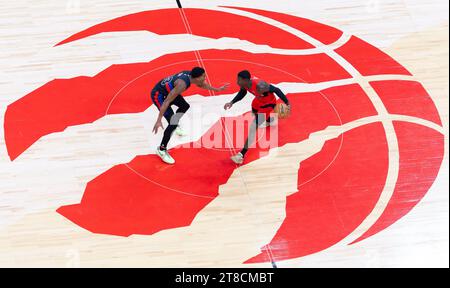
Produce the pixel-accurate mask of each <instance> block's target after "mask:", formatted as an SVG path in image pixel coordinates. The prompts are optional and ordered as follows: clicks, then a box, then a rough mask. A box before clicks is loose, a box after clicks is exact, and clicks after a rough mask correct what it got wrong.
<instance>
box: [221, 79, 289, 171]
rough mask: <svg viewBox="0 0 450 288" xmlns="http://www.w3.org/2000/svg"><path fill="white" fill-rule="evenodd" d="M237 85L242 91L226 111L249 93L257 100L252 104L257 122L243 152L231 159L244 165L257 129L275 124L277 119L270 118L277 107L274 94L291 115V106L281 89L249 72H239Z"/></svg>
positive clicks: (253, 125) (251, 129)
mask: <svg viewBox="0 0 450 288" xmlns="http://www.w3.org/2000/svg"><path fill="white" fill-rule="evenodd" d="M237 84H238V85H239V86H240V87H241V90H240V91H239V93H238V94H237V95H236V97H234V99H233V100H232V101H231V102H229V103H226V104H225V106H224V109H225V110H228V109H230V108H231V107H232V106H233V104H234V103H236V102H239V101H241V100H242V99H243V98H244V97H245V95H247V92H250V93H252V94H253V95H255V99H253V102H252V112H253V114H254V115H255V120H254V121H253V122H252V124H251V126H250V131H249V135H248V138H247V140H246V141H245V145H244V148H243V149H242V150H241V152H239V153H238V154H236V155H234V156H232V157H231V160H233V162H234V163H236V164H242V163H244V157H245V154H246V153H247V151H248V147H249V145H250V144H251V143H252V142H253V141H254V138H255V135H256V129H257V128H258V127H259V126H261V125H264V126H266V127H267V126H271V125H274V124H275V119H274V118H273V117H270V114H271V113H272V112H273V110H274V108H275V106H276V98H275V95H274V94H276V95H277V96H278V97H279V98H280V99H281V100H282V101H283V102H284V103H285V104H286V105H288V109H289V113H290V105H289V100H288V99H287V97H286V95H284V93H283V92H282V91H281V90H280V89H279V88H277V87H275V86H273V85H270V84H268V83H267V82H265V81H263V80H260V79H258V78H256V77H252V76H251V74H250V72H249V71H247V70H244V71H241V72H239V74H238V80H237Z"/></svg>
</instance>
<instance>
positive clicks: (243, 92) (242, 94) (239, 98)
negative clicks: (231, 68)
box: [223, 88, 247, 110]
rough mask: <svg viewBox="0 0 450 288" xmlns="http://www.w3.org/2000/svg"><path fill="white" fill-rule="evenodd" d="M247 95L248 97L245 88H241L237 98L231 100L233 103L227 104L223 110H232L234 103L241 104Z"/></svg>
mask: <svg viewBox="0 0 450 288" xmlns="http://www.w3.org/2000/svg"><path fill="white" fill-rule="evenodd" d="M245 95H247V90H245V89H244V88H241V90H239V92H238V94H237V95H236V97H234V99H233V100H231V102H228V103H226V104H225V106H224V107H223V109H225V110H228V109H230V108H231V107H233V105H234V103H236V102H239V101H241V100H242V99H244V97H245Z"/></svg>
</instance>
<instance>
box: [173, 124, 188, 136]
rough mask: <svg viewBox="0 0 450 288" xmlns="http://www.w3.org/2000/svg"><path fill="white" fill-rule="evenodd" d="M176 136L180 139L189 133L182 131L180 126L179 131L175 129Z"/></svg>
mask: <svg viewBox="0 0 450 288" xmlns="http://www.w3.org/2000/svg"><path fill="white" fill-rule="evenodd" d="M175 134H177V135H178V136H180V137H183V136H186V135H188V134H187V132H186V131H184V130H183V129H181V127H180V126H178V127H177V129H175Z"/></svg>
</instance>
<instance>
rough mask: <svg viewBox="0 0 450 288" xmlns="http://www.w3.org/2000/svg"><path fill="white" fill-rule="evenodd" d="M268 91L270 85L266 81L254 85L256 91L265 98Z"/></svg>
mask: <svg viewBox="0 0 450 288" xmlns="http://www.w3.org/2000/svg"><path fill="white" fill-rule="evenodd" d="M269 90H270V84H269V83H267V82H266V81H263V80H261V81H259V82H258V84H256V91H257V92H258V93H259V94H261V95H264V96H267V94H268V93H269Z"/></svg>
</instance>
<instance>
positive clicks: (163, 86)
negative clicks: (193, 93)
mask: <svg viewBox="0 0 450 288" xmlns="http://www.w3.org/2000/svg"><path fill="white" fill-rule="evenodd" d="M190 75H191V71H181V72H179V73H177V74H174V75H172V76H169V77H166V78H164V79H162V80H161V81H159V82H158V84H156V87H155V88H156V89H157V90H158V91H160V93H162V94H163V95H164V96H167V95H169V93H170V91H172V90H173V88H174V87H175V81H177V80H178V79H181V80H183V81H184V82H185V83H186V89H187V88H189V87H190V86H191V79H190V78H189V76H190Z"/></svg>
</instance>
